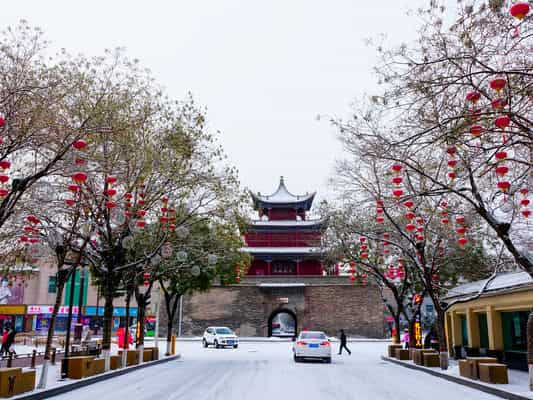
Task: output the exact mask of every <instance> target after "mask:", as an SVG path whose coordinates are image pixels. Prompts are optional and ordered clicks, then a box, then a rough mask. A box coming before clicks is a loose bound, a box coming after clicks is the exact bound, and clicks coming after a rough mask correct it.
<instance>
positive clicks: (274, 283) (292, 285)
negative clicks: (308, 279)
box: [257, 282, 305, 288]
mask: <svg viewBox="0 0 533 400" xmlns="http://www.w3.org/2000/svg"><path fill="white" fill-rule="evenodd" d="M257 286H259V287H266V288H283V287H305V283H301V282H299V283H288V282H287V283H278V282H272V283H264V282H263V283H260V284H258V285H257Z"/></svg>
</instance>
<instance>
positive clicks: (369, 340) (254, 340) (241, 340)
mask: <svg viewBox="0 0 533 400" xmlns="http://www.w3.org/2000/svg"><path fill="white" fill-rule="evenodd" d="M333 339H334V340H332V342H334V343H337V342H340V341H339V340H338V339H336V338H333ZM201 341H202V338H201V337H192V338H177V339H176V343H178V342H201ZM292 341H293V340H292V338H282V339H276V340H272V339H269V338H261V337H257V338H239V343H287V342H292ZM358 342H362V343H390V342H391V339H372V338H353V339H350V338H348V343H358ZM528 400H531V399H528Z"/></svg>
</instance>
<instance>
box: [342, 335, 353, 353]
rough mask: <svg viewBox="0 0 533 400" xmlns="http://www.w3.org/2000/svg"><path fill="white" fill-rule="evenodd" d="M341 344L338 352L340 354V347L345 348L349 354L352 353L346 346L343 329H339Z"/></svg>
mask: <svg viewBox="0 0 533 400" xmlns="http://www.w3.org/2000/svg"><path fill="white" fill-rule="evenodd" d="M340 339H341V346H340V347H339V354H342V349H345V350H346V351H347V352H348V354H349V355H352V352H351V351H350V349H349V348H348V347H346V334H345V333H344V329H341V337H340Z"/></svg>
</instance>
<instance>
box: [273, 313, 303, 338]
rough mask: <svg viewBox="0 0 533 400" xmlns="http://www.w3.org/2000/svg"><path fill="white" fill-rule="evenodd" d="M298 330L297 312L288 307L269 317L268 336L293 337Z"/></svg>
mask: <svg viewBox="0 0 533 400" xmlns="http://www.w3.org/2000/svg"><path fill="white" fill-rule="evenodd" d="M297 332H298V319H297V318H296V314H295V313H294V312H293V311H291V310H288V309H286V308H282V309H278V310H276V311H274V312H272V314H270V317H269V318H268V336H269V337H271V336H274V337H293V336H296V334H297Z"/></svg>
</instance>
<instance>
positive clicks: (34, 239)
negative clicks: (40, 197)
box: [20, 215, 41, 245]
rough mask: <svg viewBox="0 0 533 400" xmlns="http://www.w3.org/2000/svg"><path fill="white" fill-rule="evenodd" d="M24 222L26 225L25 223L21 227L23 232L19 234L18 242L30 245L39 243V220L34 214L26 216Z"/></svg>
mask: <svg viewBox="0 0 533 400" xmlns="http://www.w3.org/2000/svg"><path fill="white" fill-rule="evenodd" d="M26 222H27V223H28V225H25V226H24V227H23V228H22V230H23V231H24V233H23V234H22V235H21V236H20V242H21V243H24V244H30V245H32V244H37V243H39V241H40V239H39V236H40V233H41V231H40V230H39V227H38V225H39V224H40V223H41V221H40V220H39V218H37V217H36V216H35V215H28V216H27V217H26Z"/></svg>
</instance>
